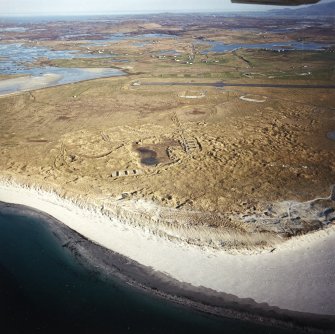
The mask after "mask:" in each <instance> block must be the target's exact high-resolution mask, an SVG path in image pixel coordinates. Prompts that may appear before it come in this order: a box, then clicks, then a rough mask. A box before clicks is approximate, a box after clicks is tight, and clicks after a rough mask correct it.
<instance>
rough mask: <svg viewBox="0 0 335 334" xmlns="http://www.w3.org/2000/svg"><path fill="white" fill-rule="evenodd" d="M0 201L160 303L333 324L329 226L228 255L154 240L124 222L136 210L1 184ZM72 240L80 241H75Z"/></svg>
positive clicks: (283, 321) (281, 321) (334, 273)
mask: <svg viewBox="0 0 335 334" xmlns="http://www.w3.org/2000/svg"><path fill="white" fill-rule="evenodd" d="M0 201H2V202H5V203H12V204H19V205H24V206H28V207H31V208H34V209H35V210H38V211H39V212H43V213H45V214H47V215H50V216H51V217H52V218H54V219H56V220H57V221H60V222H62V223H63V224H64V225H66V226H67V227H69V228H70V229H71V230H69V229H67V228H65V226H63V225H62V224H60V225H58V227H57V228H56V230H58V232H59V233H58V234H60V235H62V237H61V239H62V240H63V241H64V243H67V242H69V244H71V247H74V248H75V249H76V250H77V251H78V254H81V256H82V257H83V258H85V261H86V262H90V263H91V264H93V265H94V267H98V268H100V269H103V270H104V271H106V272H107V273H110V272H114V274H115V273H118V275H121V276H125V277H127V282H131V284H133V285H137V286H141V287H142V288H144V289H146V290H150V291H151V292H154V293H155V294H158V295H160V296H163V297H165V298H169V299H172V300H174V301H177V302H179V303H182V304H187V305H189V306H192V307H194V308H196V309H201V310H203V311H206V312H209V313H214V314H219V315H224V316H229V317H234V318H236V317H238V318H242V319H248V320H253V321H262V322H264V321H266V322H270V323H273V324H274V325H281V326H284V325H285V326H295V325H297V326H309V327H311V328H319V329H322V328H323V329H331V328H332V327H333V326H334V324H335V306H334V305H335V287H334V284H333V282H334V278H335V270H334V268H335V266H334V264H335V263H334V259H335V257H334V255H335V250H334V247H333V245H334V242H335V233H334V231H335V228H334V226H333V225H332V224H330V225H329V226H328V227H327V228H325V229H323V230H319V231H317V232H313V233H310V234H307V235H304V236H299V237H295V238H292V239H290V240H288V241H285V242H281V243H278V244H277V245H276V247H275V249H271V250H269V249H266V248H263V249H261V250H259V251H256V249H253V250H251V251H250V250H249V251H247V250H244V252H242V251H238V250H235V251H234V252H232V251H225V250H222V249H221V250H219V249H214V248H211V247H208V246H207V247H205V246H203V247H200V246H199V245H193V244H188V243H187V242H180V240H177V238H166V237H164V235H161V233H160V232H158V233H157V234H155V233H153V230H152V228H147V229H146V228H145V225H144V224H139V223H137V224H136V220H138V219H139V217H138V216H136V215H135V216H134V217H135V218H134V219H133V220H132V219H131V216H132V212H133V211H135V210H136V206H134V208H133V211H131V210H129V211H128V214H125V212H126V211H127V210H121V209H120V210H119V212H118V211H117V210H115V211H114V212H111V211H109V210H107V209H106V208H104V207H101V206H100V207H99V206H97V205H94V203H91V204H89V203H87V202H86V203H82V202H80V200H78V199H77V200H73V199H72V200H71V199H69V198H62V197H60V196H59V195H57V194H56V193H53V192H50V191H44V190H41V189H38V188H33V187H28V186H23V185H19V184H17V183H14V182H12V181H4V180H3V181H2V182H1V184H0ZM128 205H129V203H128ZM137 205H139V203H137ZM142 205H144V204H143V203H142ZM147 205H148V204H147ZM115 207H116V206H115ZM127 208H128V206H127V205H126V209H127ZM40 214H41V213H40ZM51 217H50V218H51ZM144 218H145V217H142V219H144ZM54 219H50V221H51V224H50V225H51V226H53V225H55V224H54ZM56 225H57V224H56ZM59 226H63V227H59ZM54 228H55V227H54ZM64 228H65V229H64ZM71 234H72V235H71ZM78 238H79V239H83V240H82V242H75V240H79V239H78ZM86 238H87V239H86ZM83 242H84V243H83ZM92 242H93V243H92ZM74 245H75V246H74ZM111 268H112V269H111ZM113 268H114V270H113ZM115 268H117V270H115ZM286 283H287V284H286Z"/></svg>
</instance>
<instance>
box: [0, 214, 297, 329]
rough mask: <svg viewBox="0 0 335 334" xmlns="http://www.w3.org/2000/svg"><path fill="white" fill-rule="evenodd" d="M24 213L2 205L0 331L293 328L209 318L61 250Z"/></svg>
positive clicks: (44, 227)
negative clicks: (90, 265) (129, 284)
mask: <svg viewBox="0 0 335 334" xmlns="http://www.w3.org/2000/svg"><path fill="white" fill-rule="evenodd" d="M1 210H2V211H1ZM26 212H27V211H26V210H24V211H20V210H19V209H17V207H15V210H14V209H9V210H8V209H3V208H2V209H1V207H0V326H1V328H0V331H1V333H4V334H6V333H48V334H49V333H81V334H83V333H99V334H101V333H155V334H156V333H193V334H196V333H206V334H210V333H229V334H231V333H290V332H289V331H287V330H281V329H276V328H271V327H265V326H260V325H255V324H252V323H249V322H244V321H239V320H231V319H225V318H218V317H214V316H209V315H205V314H203V313H200V312H196V311H193V310H191V309H187V308H186V307H181V306H179V305H176V304H174V303H172V302H168V301H166V300H163V299H160V298H157V297H154V296H151V295H149V294H147V293H145V292H143V291H140V290H138V289H135V288H133V287H130V286H127V285H126V284H124V282H121V281H119V279H117V278H113V277H109V278H106V276H103V275H101V274H99V272H97V271H93V270H90V269H88V268H89V267H88V266H84V265H83V263H82V262H80V261H79V260H78V259H77V257H75V255H74V254H73V253H72V252H71V251H70V250H69V249H68V248H66V247H62V242H61V241H60V240H59V239H58V238H57V237H56V236H55V235H54V234H53V232H52V231H51V230H50V229H49V227H48V224H46V221H45V218H44V217H43V216H41V215H26ZM55 224H56V222H55Z"/></svg>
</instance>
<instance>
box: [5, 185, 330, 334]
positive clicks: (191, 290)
mask: <svg viewBox="0 0 335 334" xmlns="http://www.w3.org/2000/svg"><path fill="white" fill-rule="evenodd" d="M38 194H39V195H38ZM41 198H43V200H42V199H41ZM0 201H1V202H7V203H11V204H1V206H0V208H4V207H7V208H10V207H11V208H14V209H15V207H17V205H21V206H20V208H21V209H22V205H23V206H24V207H26V206H28V207H33V208H34V209H33V212H35V214H40V215H43V216H44V217H48V219H47V221H48V223H49V224H48V225H49V227H50V228H51V229H52V231H53V232H55V234H56V235H57V236H58V238H59V240H60V241H61V242H62V244H63V245H64V247H68V248H69V249H70V250H71V251H72V252H74V253H75V254H76V255H77V256H78V257H79V258H80V259H82V262H83V263H87V264H88V265H89V266H90V267H91V268H96V270H98V271H100V272H103V273H105V274H106V275H107V276H108V275H113V276H117V277H119V278H121V279H122V280H123V281H125V282H126V283H127V284H128V285H132V286H135V287H137V288H141V289H143V290H145V291H147V292H149V293H152V294H154V295H156V296H158V297H163V298H165V299H168V300H171V301H173V302H176V303H178V304H181V305H184V306H187V307H191V308H192V309H195V310H200V311H203V312H207V313H210V314H216V315H219V316H224V317H229V318H236V319H241V320H249V321H254V322H261V323H264V324H265V323H266V324H272V325H274V326H280V327H289V328H293V327H295V326H297V328H299V327H308V328H314V329H316V328H319V329H327V330H330V329H332V328H334V326H335V316H334V314H335V312H332V313H330V312H329V311H331V310H332V309H333V306H332V305H333V304H332V300H331V298H332V289H334V287H333V286H331V285H328V286H327V287H326V288H328V296H329V298H330V300H328V301H327V300H323V303H324V304H328V308H327V307H326V308H325V309H324V311H323V312H319V314H313V313H316V312H308V311H306V310H303V311H301V310H297V309H291V310H287V309H285V308H282V307H280V305H279V306H278V305H275V304H273V303H271V300H270V303H269V302H266V301H260V300H257V299H256V298H252V297H253V296H252V294H253V293H254V292H253V291H252V289H249V290H250V296H247V295H243V294H242V295H239V294H234V293H232V291H231V290H229V287H227V288H228V289H227V290H228V291H227V292H226V291H224V290H223V289H221V290H220V289H218V290H216V289H213V285H215V284H213V281H214V282H215V277H212V275H211V272H207V279H206V280H205V281H207V282H208V284H207V286H206V285H205V284H197V282H195V281H194V280H193V281H192V279H191V277H192V276H194V275H196V272H197V269H200V271H204V270H206V269H201V266H202V265H204V263H203V262H202V261H201V260H202V259H201V258H200V259H197V264H196V265H197V266H198V268H195V266H193V265H192V263H191V265H190V267H189V268H188V270H186V271H188V272H189V279H188V280H187V279H179V277H178V270H181V268H178V265H179V266H183V265H184V263H183V261H181V263H177V265H176V266H175V267H174V268H171V267H169V261H166V260H167V258H168V254H167V253H166V252H164V247H166V246H167V244H166V243H168V246H169V247H170V250H171V251H173V248H172V247H175V248H176V249H177V250H179V252H180V251H181V252H182V253H183V252H184V256H185V255H186V256H189V258H188V260H189V259H191V258H190V254H191V255H192V256H193V257H194V256H195V257H196V255H197V254H199V253H197V252H195V253H194V248H195V246H194V247H189V248H190V249H189V250H188V251H187V250H185V249H184V248H183V247H182V246H180V245H177V244H173V243H172V242H168V241H166V240H165V241H164V240H161V239H160V238H159V237H154V239H156V240H155V242H156V243H154V245H155V247H156V252H155V253H154V254H153V253H152V252H151V253H148V251H149V250H150V249H149V248H147V249H145V248H144V249H142V255H143V254H144V255H145V256H146V259H144V258H141V257H137V258H136V256H131V252H129V251H127V248H132V246H134V245H133V243H132V242H131V241H134V240H135V241H136V239H137V238H136V236H137V237H138V236H142V238H143V236H144V237H145V238H144V240H147V241H150V239H151V246H152V239H153V236H152V235H149V234H148V233H145V231H138V229H135V230H134V229H133V228H132V227H131V226H129V225H124V224H123V223H122V222H121V221H117V220H114V221H113V220H112V219H111V218H110V217H109V218H108V219H107V220H106V221H105V224H106V222H107V221H109V222H110V225H112V226H113V227H114V230H113V231H114V232H116V234H117V229H118V228H121V230H119V232H120V233H121V234H127V235H128V236H129V230H131V231H130V232H132V233H137V235H135V239H133V240H131V239H130V240H129V239H127V237H126V238H125V239H123V241H128V242H127V243H124V242H122V241H121V244H123V248H122V247H121V248H122V250H123V251H121V248H120V244H119V245H117V242H116V241H117V238H118V235H120V234H117V235H115V233H114V236H113V237H111V236H110V238H109V239H112V241H113V242H111V241H110V240H109V242H110V244H109V247H107V246H108V245H106V239H104V238H102V236H101V235H100V240H97V239H99V234H97V232H98V231H95V232H94V228H92V226H85V225H83V224H77V226H76V224H73V223H72V224H71V223H70V220H71V219H72V220H73V216H71V215H70V214H69V212H71V211H68V210H71V209H74V207H73V204H71V205H70V203H69V202H68V201H66V200H64V199H61V198H60V197H59V196H57V195H55V194H51V193H46V192H43V191H41V190H36V189H35V190H33V189H31V188H24V187H19V186H18V185H16V186H14V185H13V184H8V183H7V185H5V184H4V183H2V184H1V186H0ZM53 209H55V210H56V211H53ZM78 210H79V211H78ZM29 211H30V212H31V209H29V210H28V211H27V213H28V212H29ZM62 211H63V219H60V218H62ZM80 211H83V212H84V215H82V216H81V217H83V216H86V217H87V216H88V215H89V213H88V212H87V211H86V212H85V208H80V207H79V206H78V207H77V212H76V210H74V212H73V214H74V215H75V216H76V214H79V213H80ZM64 212H65V213H67V218H66V214H65V216H64ZM83 212H82V213H83ZM90 215H91V216H90V219H91V224H94V225H95V228H97V229H98V230H99V227H100V229H102V231H100V232H102V233H101V234H103V235H105V236H106V234H107V235H108V233H106V228H105V229H104V227H106V226H105V225H103V223H102V222H101V221H100V222H99V223H97V222H94V221H92V217H93V216H95V217H96V219H97V220H99V219H100V220H101V219H104V218H103V217H102V216H101V215H102V214H101V212H98V211H96V212H94V215H93V216H92V213H90ZM79 217H80V214H79ZM69 218H70V219H69ZM105 218H106V217H105ZM79 220H80V218H79ZM88 221H90V220H88ZM55 222H56V224H55ZM86 222H87V221H86ZM77 223H78V222H77ZM97 225H98V226H97ZM99 225H100V226H99ZM330 230H331V229H329V231H330ZM333 230H334V229H332V232H333ZM108 231H109V232H110V231H111V230H108V228H107V232H108ZM329 231H328V232H326V231H321V232H323V234H324V235H323V237H319V238H315V237H314V238H312V239H314V242H317V241H318V240H319V241H320V240H323V241H324V240H327V235H328V238H331V237H333V236H334V233H332V232H329ZM307 237H308V236H307ZM309 238H310V236H309ZM305 239H306V238H305ZM92 241H93V242H92ZM329 241H331V240H329ZM114 242H115V247H113V244H114ZM144 242H145V241H144ZM320 242H322V241H320ZM139 243H141V240H139ZM149 243H150V242H149ZM99 244H100V245H99ZM142 245H143V244H142ZM160 245H162V247H163V255H162V252H161V251H160V249H159V248H160ZM133 248H134V247H133ZM140 249H141V247H139V248H136V249H135V252H134V253H133V254H136V252H138V251H139V250H140ZM128 250H129V249H128ZM151 251H152V249H151ZM185 251H186V252H185ZM192 251H193V253H192ZM198 251H201V252H202V253H201V254H203V255H205V256H206V258H207V259H208V261H209V262H210V259H211V258H212V259H213V258H214V259H215V258H219V259H220V257H221V258H222V257H223V260H224V259H226V260H227V256H228V255H227V254H224V253H222V252H217V253H216V254H214V253H215V252H213V251H209V250H198ZM291 251H292V250H291ZM172 253H173V252H172ZM129 254H130V255H129ZM179 254H180V253H179ZM275 254H276V253H275ZM155 255H156V256H155ZM272 255H273V254H272ZM172 256H173V254H172ZM229 256H233V255H229ZM153 257H156V259H153ZM234 257H235V260H236V261H237V262H239V261H241V258H240V257H238V256H234ZM250 257H251V258H252V257H253V256H251V255H244V258H245V261H248V260H247V258H249V259H250ZM273 258H274V259H275V257H273ZM161 262H163V264H164V262H167V263H165V264H164V265H163V267H162V266H157V263H161ZM173 262H176V261H173ZM177 262H178V261H177ZM302 265H304V264H302ZM157 267H158V268H157ZM164 267H165V270H164ZM162 269H163V270H162ZM208 269H209V267H208V266H207V270H208ZM213 269H215V270H216V271H220V270H219V268H213ZM236 269H237V271H238V270H239V268H238V266H237V268H235V271H236ZM326 269H328V273H325V274H327V275H328V276H329V278H330V281H331V280H332V279H333V278H334V276H333V271H332V269H331V268H330V269H329V268H325V269H324V270H326ZM231 270H232V271H233V270H234V267H231ZM329 270H330V271H329ZM221 274H222V273H221ZM231 274H232V275H231V277H230V278H231V279H232V280H234V277H233V276H234V274H233V272H232V273H231ZM265 274H266V273H265ZM274 274H275V275H276V274H278V273H277V272H276V270H275V273H274ZM284 274H285V273H284ZM286 274H287V273H286ZM213 278H214V279H213ZM288 278H289V277H288ZM250 279H251V280H253V282H251V283H253V284H257V283H258V284H259V283H260V282H256V281H255V278H253V277H252V276H250ZM306 280H308V279H306ZM211 281H212V282H211ZM326 283H327V282H326ZM270 284H273V282H271V281H270ZM265 288H266V287H264V289H265ZM308 289H310V286H309V285H308V284H307V288H305V291H304V293H306V291H308ZM241 290H243V289H241ZM284 290H285V289H284ZM321 292H322V293H323V295H322V296H321V298H325V297H324V292H323V291H321ZM317 293H320V291H317ZM237 296H238V297H237ZM307 297H308V296H307ZM311 301H312V300H311ZM325 302H327V303H325ZM314 303H315V301H314ZM270 305H272V306H270ZM314 307H315V308H317V307H318V304H317V303H316V305H314ZM329 313H330V314H329Z"/></svg>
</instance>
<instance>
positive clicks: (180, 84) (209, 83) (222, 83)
mask: <svg viewBox="0 0 335 334" xmlns="http://www.w3.org/2000/svg"><path fill="white" fill-rule="evenodd" d="M141 85H142V86H200V87H201V86H210V87H219V88H223V87H260V88H298V89H315V88H323V89H334V88H335V85H298V84H292V85H289V84H262V83H254V84H248V83H226V82H143V83H141Z"/></svg>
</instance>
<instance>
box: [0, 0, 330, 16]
mask: <svg viewBox="0 0 335 334" xmlns="http://www.w3.org/2000/svg"><path fill="white" fill-rule="evenodd" d="M322 2H325V0H323V1H322ZM270 8H273V7H272V6H259V5H238V4H232V3H231V2H230V0H118V1H117V0H0V15H6V14H12V15H13V14H23V15H33V14H40V15H58V14H66V15H74V14H112V13H115V12H133V11H139V12H142V11H143V12H145V11H156V12H162V11H184V10H188V11H201V10H204V11H240V10H259V11H260V10H264V9H270Z"/></svg>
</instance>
